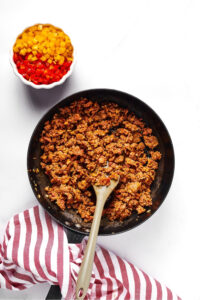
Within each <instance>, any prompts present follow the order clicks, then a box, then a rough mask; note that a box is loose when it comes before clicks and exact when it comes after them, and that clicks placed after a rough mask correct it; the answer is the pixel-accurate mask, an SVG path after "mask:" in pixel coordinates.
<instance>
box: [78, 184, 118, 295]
mask: <svg viewBox="0 0 200 300" xmlns="http://www.w3.org/2000/svg"><path fill="white" fill-rule="evenodd" d="M118 182H119V178H118V180H117V181H115V180H111V182H110V185H109V186H96V185H93V188H94V191H95V193H96V209H95V213H94V219H93V222H92V227H91V230H90V235H89V239H88V242H87V246H86V249H85V253H84V258H83V261H82V264H81V268H80V271H79V274H78V280H77V284H76V300H81V299H84V297H85V295H86V294H87V290H88V287H89V284H90V278H91V274H92V267H93V261H94V253H95V248H96V240H97V235H98V232H99V226H100V221H101V215H102V211H103V208H104V204H105V202H106V200H107V199H108V197H109V196H110V194H111V193H112V191H113V190H114V189H115V187H116V186H117V184H118Z"/></svg>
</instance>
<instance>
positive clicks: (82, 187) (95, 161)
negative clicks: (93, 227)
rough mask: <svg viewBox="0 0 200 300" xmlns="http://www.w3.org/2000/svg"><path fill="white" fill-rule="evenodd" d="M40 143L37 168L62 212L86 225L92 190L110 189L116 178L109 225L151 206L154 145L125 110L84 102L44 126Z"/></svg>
mask: <svg viewBox="0 0 200 300" xmlns="http://www.w3.org/2000/svg"><path fill="white" fill-rule="evenodd" d="M40 142H41V148H42V150H43V154H42V156H41V166H42V168H43V169H44V170H45V173H46V174H47V175H48V176H49V178H50V182H51V186H48V187H46V192H47V195H48V197H49V199H50V200H51V201H55V202H56V203H57V205H58V206H59V207H60V208H61V209H62V210H64V209H65V208H73V209H75V210H76V211H77V212H78V213H79V214H80V216H81V218H82V219H84V221H85V222H90V221H91V220H92V219H93V215H94V211H95V197H94V192H93V189H92V187H91V185H92V184H96V185H109V184H110V180H111V179H114V180H117V179H118V176H120V182H119V184H118V186H117V187H116V189H115V190H114V192H113V194H112V197H111V200H110V201H108V203H107V204H106V206H105V209H104V212H103V214H104V215H106V216H107V217H108V219H109V220H111V221H112V220H115V219H118V220H123V219H125V218H127V217H128V216H130V215H131V213H132V212H133V211H137V213H138V214H141V213H143V212H145V211H146V209H147V208H149V207H150V206H151V205H152V198H151V195H150V193H151V189H150V187H151V184H152V182H153V181H154V178H155V174H156V169H157V168H158V162H157V161H159V160H160V159H161V153H160V152H159V151H157V150H156V149H155V148H156V147H157V146H158V140H157V138H156V137H155V136H154V135H152V129H151V128H148V127H146V126H145V123H144V122H143V120H142V119H138V118H137V117H136V116H135V115H134V114H133V113H132V112H129V111H128V110H127V109H125V108H121V107H119V106H118V105H117V104H115V103H112V102H111V103H103V104H101V105H100V104H98V103H97V102H92V101H89V100H87V99H85V98H84V99H83V98H82V99H80V100H79V101H75V102H73V103H72V104H70V105H69V106H66V107H64V108H60V112H59V113H57V114H55V115H54V116H53V118H52V120H51V121H47V122H46V123H45V125H44V129H43V131H42V134H41V138H40Z"/></svg>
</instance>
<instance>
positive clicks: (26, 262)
mask: <svg viewBox="0 0 200 300" xmlns="http://www.w3.org/2000/svg"><path fill="white" fill-rule="evenodd" d="M24 221H25V223H26V240H25V245H24V253H23V256H24V269H25V270H28V271H30V263H29V249H30V243H31V235H32V225H31V221H30V215H29V211H28V210H25V211H24Z"/></svg>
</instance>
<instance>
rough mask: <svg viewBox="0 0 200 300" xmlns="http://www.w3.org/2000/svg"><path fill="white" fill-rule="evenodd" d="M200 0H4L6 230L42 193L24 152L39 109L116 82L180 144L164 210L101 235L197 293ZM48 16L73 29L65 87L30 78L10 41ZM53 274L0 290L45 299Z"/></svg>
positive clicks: (1, 188)
mask: <svg viewBox="0 0 200 300" xmlns="http://www.w3.org/2000/svg"><path fill="white" fill-rule="evenodd" d="M199 12H200V3H199V1H198V0H196V1H195V0H168V1H162V0H152V1H149V0H146V1H144V0H140V1H125V0H124V1H122V0H121V1H116V0H115V1H111V0H110V1H86V0H85V1H72V0H71V1H66V0H65V1H50V0H48V1H37V0H34V1H19V0H18V1H14V0H13V1H8V0H6V1H5V0H0V87H1V88H0V112H1V114H0V143H1V147H0V201H1V202H0V204H1V206H0V238H1V239H2V238H3V232H4V228H5V225H6V223H7V221H8V220H9V218H10V217H11V216H12V215H13V214H15V213H18V212H20V211H22V210H24V209H26V208H30V207H32V206H34V205H35V204H36V203H37V202H36V200H35V198H34V195H33V193H32V190H31V188H30V185H29V182H28V178H27V172H26V154H27V147H28V143H29V139H30V136H31V134H32V131H33V129H34V127H35V125H36V124H37V122H38V120H39V119H40V117H41V116H42V115H43V114H44V113H45V112H46V111H47V110H48V109H49V108H50V107H51V106H52V105H54V104H55V103H56V102H58V101H59V100H61V99H62V98H64V97H65V96H68V95H70V94H72V93H74V92H77V91H79V90H83V89H88V88H114V89H119V90H122V91H125V92H128V93H130V94H133V95H135V96H136V97H138V98H140V99H142V100H143V101H145V102H146V103H147V104H148V105H150V106H151V107H152V108H153V109H154V110H155V111H156V112H157V113H158V114H159V115H160V117H161V118H162V120H163V121H164V123H165V124H166V126H167V128H168V130H169V132H170V134H171V137H172V140H173V143H174V148H175V155H176V169H175V177H174V180H173V184H172V187H171V190H170V192H169V194H168V196H167V198H166V200H165V202H164V204H163V205H162V206H161V208H160V209H159V211H158V212H157V213H156V214H155V215H154V216H153V217H152V218H150V219H149V220H148V221H147V222H145V223H144V224H142V225H141V226H139V227H138V228H136V229H133V230H132V231H129V232H127V233H124V234H120V235H116V236H112V237H99V239H98V242H99V244H101V245H103V246H105V247H108V248H109V249H111V250H113V251H114V252H115V253H117V254H119V255H121V256H122V257H125V258H126V259H127V260H129V261H131V262H132V263H135V264H136V265H137V266H138V267H140V268H142V269H143V270H144V271H146V272H147V273H149V274H150V275H152V276H153V277H155V278H157V279H158V280H160V281H162V282H164V283H165V284H166V285H167V286H168V287H170V288H171V289H173V290H174V291H175V292H176V293H177V294H179V295H180V296H181V297H182V298H183V299H188V300H196V299H200V290H199V269H200V235H199V231H200V218H199V215H200V196H199V187H200V182H199V181H200V176H199V170H200V163H199V148H200V139H199V137H200V88H199V86H200V85H199V81H200V42H199V41H200V18H199ZM37 22H42V23H45V22H50V23H52V24H54V25H57V26H60V27H61V28H63V29H64V31H65V32H66V33H70V35H71V37H72V38H73V40H74V44H75V46H76V50H77V64H76V67H75V69H74V72H73V74H72V76H71V78H70V79H69V80H68V81H67V82H66V84H64V85H63V86H62V87H59V88H55V89H54V90H50V91H37V90H33V89H30V88H27V87H26V86H24V85H23V84H22V83H21V81H20V80H19V79H18V78H17V77H15V75H14V74H13V72H12V69H11V66H10V64H9V55H8V53H9V49H10V48H11V47H12V44H13V43H14V40H15V38H16V36H17V35H18V34H19V33H20V32H21V31H22V30H23V29H24V28H25V27H27V26H29V25H32V24H34V23H37ZM48 289H49V286H48V285H47V284H44V285H40V286H39V285H38V286H37V287H33V288H31V289H30V290H26V291H23V292H10V291H3V290H0V299H15V298H16V299H38V300H39V299H44V297H45V296H46V294H47V292H48Z"/></svg>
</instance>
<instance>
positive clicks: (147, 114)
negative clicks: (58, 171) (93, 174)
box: [27, 89, 174, 235]
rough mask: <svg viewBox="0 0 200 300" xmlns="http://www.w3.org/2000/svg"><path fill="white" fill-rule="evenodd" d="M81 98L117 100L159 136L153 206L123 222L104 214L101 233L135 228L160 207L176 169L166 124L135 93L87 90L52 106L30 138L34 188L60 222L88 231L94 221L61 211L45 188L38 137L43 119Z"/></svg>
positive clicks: (152, 190) (45, 179)
mask: <svg viewBox="0 0 200 300" xmlns="http://www.w3.org/2000/svg"><path fill="white" fill-rule="evenodd" d="M81 97H86V98H88V99H89V100H92V101H97V102H98V103H102V102H115V103H117V104H118V105H119V106H121V107H125V108H127V109H129V110H130V111H132V112H133V113H135V114H136V116H137V117H141V118H142V119H143V120H144V122H145V123H146V125H147V126H149V127H150V128H152V130H153V134H154V135H155V136H156V137H157V138H158V141H159V151H160V152H161V153H162V159H161V161H160V162H159V168H158V169H157V172H156V177H155V180H154V182H153V184H152V186H151V196H152V200H153V205H152V207H151V209H150V210H147V212H145V213H143V214H141V215H138V214H137V213H136V212H135V213H134V212H133V213H132V215H131V216H130V217H128V218H127V219H125V220H124V221H123V222H119V221H112V222H111V221H109V220H108V219H107V218H105V217H104V218H102V221H101V226H100V230H99V234H101V235H106V234H115V233H120V232H123V231H126V230H129V229H132V228H134V227H136V226H137V225H139V224H141V223H142V222H144V221H145V220H147V219H148V218H149V217H150V216H151V215H152V214H153V213H154V212H155V211H156V210H157V209H158V208H159V207H160V205H161V203H162V202H163V200H164V199H165V197H166V195H167V193H168V191H169V188H170V185H171V182H172V179H173V172H174V151H173V146H172V142H171V138H170V136H169V133H168V131H167V129H166V127H165V125H164V123H163V122H162V121H161V119H160V118H159V116H158V115H157V114H156V113H155V112H154V111H153V110H152V109H151V108H150V107H149V106H148V105H146V104H145V103H144V102H142V101H141V100H139V99H137V98H136V97H134V96H131V95H129V94H126V93H123V92H119V91H116V90H107V89H95V90H86V91H82V92H79V93H76V94H74V95H71V96H69V97H67V98H66V99H64V100H62V101H61V102H59V103H58V104H57V105H55V106H54V107H53V108H51V109H50V110H49V111H48V112H47V113H46V114H45V115H44V117H43V118H42V119H41V120H40V121H39V123H38V125H37V126H36V128H35V130H34V132H33V135H32V137H31V140H30V144H29V149H28V156H27V167H28V175H29V180H30V184H31V187H32V189H33V192H34V194H35V196H36V198H37V200H38V201H39V202H40V204H41V205H42V206H43V207H44V208H45V209H46V210H47V212H48V213H49V214H50V215H51V216H52V217H53V218H54V219H55V220H56V221H57V222H59V223H60V224H62V225H63V226H64V227H66V228H69V229H71V230H74V231H76V232H79V233H83V234H88V233H89V230H90V226H91V223H85V222H83V220H82V219H81V217H80V216H79V215H78V214H77V213H76V212H75V211H74V210H72V209H71V210H67V209H66V210H65V211H61V210H60V208H59V207H58V206H57V205H56V204H55V203H53V202H51V201H50V200H49V199H48V197H47V195H46V192H45V189H44V188H45V187H46V186H47V185H49V178H48V177H47V176H46V175H45V174H44V172H43V170H42V168H41V167H40V156H41V154H42V150H41V148H40V142H39V139H40V134H41V131H42V129H43V125H44V122H45V121H47V120H50V119H51V118H52V117H53V115H54V114H55V113H56V112H58V111H59V108H60V107H64V106H67V105H69V104H70V103H71V102H73V101H75V100H78V99H80V98H81ZM37 170H39V172H37Z"/></svg>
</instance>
